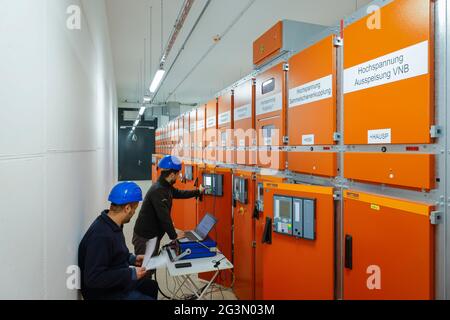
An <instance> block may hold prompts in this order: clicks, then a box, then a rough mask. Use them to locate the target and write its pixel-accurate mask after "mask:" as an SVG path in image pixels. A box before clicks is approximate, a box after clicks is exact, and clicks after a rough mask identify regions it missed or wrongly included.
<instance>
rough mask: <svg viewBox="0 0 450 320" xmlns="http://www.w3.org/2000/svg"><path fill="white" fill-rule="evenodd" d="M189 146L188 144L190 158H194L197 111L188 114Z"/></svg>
mask: <svg viewBox="0 0 450 320" xmlns="http://www.w3.org/2000/svg"><path fill="white" fill-rule="evenodd" d="M189 144H190V158H191V159H193V158H195V157H196V152H195V151H196V148H197V110H195V109H194V110H192V111H191V112H190V113H189Z"/></svg>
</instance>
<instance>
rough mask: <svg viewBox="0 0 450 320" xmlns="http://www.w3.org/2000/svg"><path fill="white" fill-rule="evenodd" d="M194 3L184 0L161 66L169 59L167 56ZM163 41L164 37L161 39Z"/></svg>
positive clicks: (190, 0)
mask: <svg viewBox="0 0 450 320" xmlns="http://www.w3.org/2000/svg"><path fill="white" fill-rule="evenodd" d="M193 4H194V0H186V1H185V2H184V5H183V7H182V9H181V11H180V13H179V14H178V17H177V20H176V22H175V26H174V28H173V29H172V32H171V34H170V36H169V40H168V42H167V45H166V48H165V49H164V51H163V53H162V56H161V60H160V67H161V68H162V67H164V63H165V62H166V60H167V57H168V56H169V54H170V51H171V50H172V48H173V46H174V44H175V41H176V40H177V38H178V35H179V34H180V31H181V29H182V28H183V25H184V22H185V21H186V18H187V16H188V15H189V12H190V11H191V8H192V5H193ZM161 42H162V39H161Z"/></svg>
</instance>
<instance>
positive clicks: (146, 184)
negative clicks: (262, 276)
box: [124, 181, 237, 300]
mask: <svg viewBox="0 0 450 320" xmlns="http://www.w3.org/2000/svg"><path fill="white" fill-rule="evenodd" d="M137 184H138V185H139V186H140V187H141V188H142V192H143V193H144V196H145V194H146V193H147V191H148V189H150V187H151V185H152V182H151V181H138V182H137ZM139 210H140V207H139V208H138V209H137V210H136V214H135V216H134V217H133V219H132V220H131V221H130V223H129V224H128V225H126V226H125V228H124V233H125V239H126V242H127V245H128V248H129V249H130V251H133V250H132V249H133V245H132V243H131V240H132V236H133V227H134V224H135V222H136V218H137V215H138V213H139ZM169 241H170V240H169V238H168V237H167V235H166V236H165V237H164V238H163V240H162V242H161V243H162V244H161V245H164V244H167V243H168V242H169ZM156 276H157V280H158V284H159V287H160V288H161V291H162V292H164V294H165V295H167V296H169V297H170V296H171V292H173V290H174V288H175V287H176V283H175V281H176V280H175V279H173V278H171V277H170V276H169V275H168V273H167V270H166V269H160V270H158V271H157V274H156ZM193 280H194V281H195V283H196V285H197V286H198V287H200V288H201V287H203V286H204V285H205V284H206V282H205V281H203V280H201V279H198V277H197V276H194V277H193ZM183 293H184V294H185V295H188V294H189V291H188V290H187V289H183V291H180V292H179V293H178V296H180V298H181V297H182V296H183ZM158 299H159V300H165V299H166V298H164V296H163V295H161V293H160V294H159V297H158ZM204 299H211V300H237V298H236V296H235V295H234V293H233V291H232V289H229V288H224V287H222V286H219V285H214V287H213V288H212V290H211V293H208V294H207V295H205V297H204Z"/></svg>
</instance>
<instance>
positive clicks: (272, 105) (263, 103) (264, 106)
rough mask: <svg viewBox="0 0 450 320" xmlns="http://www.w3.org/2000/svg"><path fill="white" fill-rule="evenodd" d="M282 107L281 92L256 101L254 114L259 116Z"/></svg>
mask: <svg viewBox="0 0 450 320" xmlns="http://www.w3.org/2000/svg"><path fill="white" fill-rule="evenodd" d="M282 107H283V96H282V95H281V93H278V94H275V95H273V96H270V97H268V98H263V99H259V100H257V101H256V115H257V116H260V115H262V114H266V113H269V112H274V111H278V110H281V109H282Z"/></svg>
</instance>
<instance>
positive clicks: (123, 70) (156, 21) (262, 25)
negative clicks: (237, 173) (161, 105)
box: [106, 0, 370, 103]
mask: <svg viewBox="0 0 450 320" xmlns="http://www.w3.org/2000/svg"><path fill="white" fill-rule="evenodd" d="M369 2H370V1H369V0H339V1H336V0H226V1H224V0H212V1H211V3H210V5H209V6H208V8H207V9H206V11H205V13H204V15H203V17H202V19H201V20H200V22H199V24H198V26H197V28H196V29H195V31H194V33H193V34H192V36H191V38H190V39H189V41H188V42H187V44H186V46H185V48H184V50H183V51H182V53H181V55H180V57H179V59H178V60H177V61H176V63H175V65H174V66H173V68H172V70H171V72H170V73H169V74H167V76H166V78H165V80H164V82H163V84H162V86H161V88H160V90H159V92H158V95H157V96H156V99H155V102H166V101H179V102H181V103H198V102H204V101H205V100H206V99H208V98H210V97H211V96H212V95H214V94H215V93H216V92H218V91H220V90H221V89H223V88H225V87H227V86H228V85H230V84H232V83H234V82H235V81H237V80H239V79H240V78H241V77H243V76H245V75H246V74H249V73H250V72H251V71H252V67H253V64H252V43H253V41H254V40H255V39H256V38H258V37H259V36H260V35H261V34H262V33H264V32H265V31H266V30H267V29H268V28H270V27H271V26H272V25H274V24H275V23H276V22H277V21H279V20H281V19H291V20H297V21H302V22H308V23H315V24H321V25H327V26H331V25H335V24H336V23H338V21H339V20H340V19H341V18H343V17H345V16H348V15H350V14H351V13H352V12H354V11H355V10H356V9H358V8H359V7H361V6H363V5H366V4H367V3H369ZM106 3H107V9H108V20H109V28H110V36H111V43H112V51H113V56H114V64H115V75H116V82H117V92H118V98H119V101H120V102H122V101H124V100H128V101H137V100H142V97H143V94H144V91H147V90H148V87H149V85H150V82H151V80H152V79H153V76H154V73H155V72H156V70H157V68H158V66H159V60H160V57H161V52H162V51H161V22H162V24H163V28H162V31H163V42H162V43H163V47H165V45H166V43H167V41H168V37H169V35H170V33H171V31H172V28H173V25H174V23H175V21H176V18H177V16H178V14H179V11H180V10H181V8H182V6H183V3H184V0H163V1H162V4H163V9H162V10H161V0H107V1H106ZM206 3H207V0H195V1H194V5H193V7H192V10H191V12H190V14H189V16H188V18H187V20H186V22H185V25H184V27H183V29H182V31H181V33H180V35H179V36H178V39H177V42H176V43H175V46H174V48H173V49H172V52H171V53H170V56H169V57H168V61H167V62H166V65H165V69H166V70H167V69H168V68H169V67H170V66H171V65H172V63H173V60H174V58H175V56H176V55H177V53H178V52H179V50H180V48H181V45H182V44H183V42H184V41H185V39H186V37H187V35H188V33H189V31H190V30H191V28H192V27H193V25H194V23H195V21H196V20H197V18H198V16H199V15H200V13H201V11H202V9H203V7H204V6H205V4H206ZM150 12H151V13H152V14H151V16H152V19H150ZM161 13H162V14H161ZM227 30H228V31H227ZM225 32H226V33H225ZM224 33H225V35H224ZM217 35H220V36H222V38H221V40H220V41H219V42H218V43H216V42H214V38H215V37H216V36H217ZM144 39H146V40H144ZM144 42H145V43H146V46H144ZM145 47H146V49H145V51H144V48H145ZM144 52H145V54H144ZM144 67H145V70H144Z"/></svg>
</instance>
